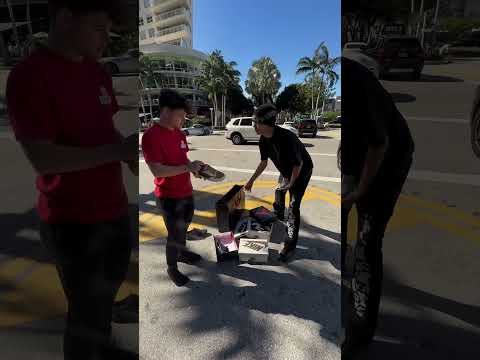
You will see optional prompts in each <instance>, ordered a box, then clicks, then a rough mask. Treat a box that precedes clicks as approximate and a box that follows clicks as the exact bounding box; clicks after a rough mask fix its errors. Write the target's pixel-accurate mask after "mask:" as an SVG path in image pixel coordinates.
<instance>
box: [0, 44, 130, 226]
mask: <svg viewBox="0 0 480 360" xmlns="http://www.w3.org/2000/svg"><path fill="white" fill-rule="evenodd" d="M7 103H8V111H9V117H10V121H11V125H12V127H13V130H14V132H15V137H16V139H17V140H18V141H19V142H27V141H36V140H46V141H50V142H53V143H54V144H58V145H66V146H77V147H83V148H88V147H96V146H101V145H105V144H111V143H114V142H115V141H117V140H116V132H115V128H114V124H113V115H114V114H115V113H116V112H117V111H118V110H119V107H118V104H117V101H116V99H115V96H114V94H113V86H112V79H111V77H110V76H109V75H108V74H107V72H106V71H105V70H104V69H103V68H102V66H101V65H100V64H98V63H96V62H93V61H87V60H85V61H83V62H73V61H70V60H68V59H66V58H64V57H62V56H59V55H57V54H55V53H53V52H52V51H50V50H48V49H42V50H39V51H37V52H35V53H34V54H32V55H31V56H29V57H28V58H27V59H25V60H24V61H23V62H22V63H20V64H19V65H17V66H16V67H15V68H14V69H13V70H12V72H11V73H10V75H9V78H8V83H7ZM36 185H37V189H38V191H39V198H38V205H37V207H38V211H39V214H40V217H41V219H42V220H43V221H45V222H50V223H55V222H72V223H96V222H102V221H109V220H114V219H115V218H118V217H120V216H123V215H124V214H126V213H127V208H128V199H127V195H126V192H125V187H124V185H123V177H122V168H121V164H120V163H119V162H116V163H111V164H106V165H103V166H98V167H96V168H92V169H88V170H82V171H74V172H68V173H59V174H52V175H48V176H38V178H37V181H36Z"/></svg>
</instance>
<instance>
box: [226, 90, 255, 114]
mask: <svg viewBox="0 0 480 360" xmlns="http://www.w3.org/2000/svg"><path fill="white" fill-rule="evenodd" d="M227 95H228V100H227V108H228V109H229V110H230V112H231V113H232V114H234V115H251V114H252V112H253V102H252V100H250V99H248V98H247V97H246V96H245V95H244V94H243V90H242V88H241V86H240V85H237V86H233V87H231V88H230V89H228V94H227Z"/></svg>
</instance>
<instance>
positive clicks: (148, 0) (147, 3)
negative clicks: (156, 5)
mask: <svg viewBox="0 0 480 360" xmlns="http://www.w3.org/2000/svg"><path fill="white" fill-rule="evenodd" d="M143 5H144V7H146V8H149V7H150V5H151V4H150V0H143Z"/></svg>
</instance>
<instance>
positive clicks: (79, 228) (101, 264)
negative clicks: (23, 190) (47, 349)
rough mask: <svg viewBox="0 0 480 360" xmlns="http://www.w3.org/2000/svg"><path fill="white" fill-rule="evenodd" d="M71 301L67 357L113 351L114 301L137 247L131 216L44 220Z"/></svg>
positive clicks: (43, 233)
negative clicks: (86, 221) (72, 221)
mask: <svg viewBox="0 0 480 360" xmlns="http://www.w3.org/2000/svg"><path fill="white" fill-rule="evenodd" d="M40 232H41V238H42V241H43V243H44V244H45V246H46V247H47V249H48V250H49V252H50V254H51V255H52V256H53V259H54V261H55V265H56V267H57V271H58V274H59V277H60V280H61V283H62V286H63V290H64V292H65V295H66V298H67V302H68V314H67V324H66V329H65V334H64V358H65V359H66V360H76V359H79V360H80V359H81V360H88V359H92V358H96V357H95V356H98V355H99V354H104V353H105V352H106V351H108V348H109V342H110V335H111V321H112V306H113V302H114V300H115V297H116V295H117V292H118V289H119V288H120V285H121V284H122V282H123V281H124V279H125V277H126V274H127V270H128V264H129V261H130V254H131V249H132V241H131V239H132V234H131V228H130V220H129V218H128V217H124V218H121V219H118V220H116V221H111V222H105V223H98V224H47V223H42V224H41V229H40Z"/></svg>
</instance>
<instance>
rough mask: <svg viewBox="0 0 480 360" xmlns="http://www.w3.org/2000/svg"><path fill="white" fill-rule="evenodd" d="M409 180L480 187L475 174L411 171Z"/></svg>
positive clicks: (479, 176)
mask: <svg viewBox="0 0 480 360" xmlns="http://www.w3.org/2000/svg"><path fill="white" fill-rule="evenodd" d="M409 178H410V179H412V180H421V181H433V182H441V183H449V184H456V185H470V186H480V175H477V174H452V173H442V172H435V171H423V170H413V171H411V172H410V175H409Z"/></svg>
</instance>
